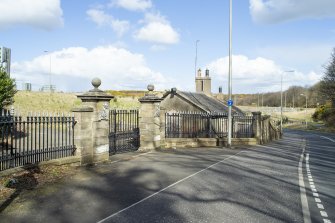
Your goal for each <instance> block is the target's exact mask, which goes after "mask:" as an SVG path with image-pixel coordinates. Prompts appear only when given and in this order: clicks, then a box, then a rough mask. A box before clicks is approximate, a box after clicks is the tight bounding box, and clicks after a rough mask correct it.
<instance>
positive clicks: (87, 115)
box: [72, 78, 114, 165]
mask: <svg viewBox="0 0 335 223" xmlns="http://www.w3.org/2000/svg"><path fill="white" fill-rule="evenodd" d="M92 85H93V86H94V89H92V90H90V91H88V92H86V93H84V94H81V95H78V96H77V97H78V98H80V99H81V101H82V106H81V107H79V108H74V109H73V110H72V111H73V112H74V113H75V118H76V121H77V124H76V126H75V145H76V146H77V150H78V155H80V156H81V164H82V165H86V164H92V163H96V162H103V161H107V160H109V141H108V135H109V102H110V100H111V99H112V98H114V96H112V95H110V94H107V93H105V92H103V91H102V90H100V89H99V86H100V85H101V80H100V79H98V78H94V79H93V80H92Z"/></svg>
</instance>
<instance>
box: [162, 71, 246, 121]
mask: <svg viewBox="0 0 335 223" xmlns="http://www.w3.org/2000/svg"><path fill="white" fill-rule="evenodd" d="M211 81H212V80H211V77H210V76H209V70H208V69H206V72H205V76H204V77H203V76H202V75H201V69H199V70H198V74H197V76H196V77H195V92H186V91H179V90H177V89H176V88H172V89H171V90H169V91H166V92H165V94H164V95H163V97H162V98H163V100H162V102H161V106H162V107H163V108H164V109H165V110H166V111H175V112H179V111H180V112H185V111H187V112H207V113H213V112H214V113H227V114H228V106H227V105H226V104H225V103H224V102H223V101H222V100H218V99H220V98H215V97H213V94H212V90H211ZM221 91H222V90H221ZM221 95H222V93H221ZM232 113H233V115H244V113H243V112H242V111H241V110H240V109H239V108H237V107H235V106H233V107H232Z"/></svg>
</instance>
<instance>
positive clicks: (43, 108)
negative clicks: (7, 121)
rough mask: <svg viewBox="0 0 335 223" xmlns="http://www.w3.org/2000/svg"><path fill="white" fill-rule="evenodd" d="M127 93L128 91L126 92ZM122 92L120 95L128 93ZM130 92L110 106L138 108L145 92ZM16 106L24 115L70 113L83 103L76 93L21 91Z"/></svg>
mask: <svg viewBox="0 0 335 223" xmlns="http://www.w3.org/2000/svg"><path fill="white" fill-rule="evenodd" d="M126 93H127V92H126ZM126 93H125V92H121V93H119V94H118V95H127V94H126ZM136 93H137V94H138V95H137V96H135V95H134V94H135V93H132V92H130V94H131V96H116V98H115V99H113V100H111V103H110V106H111V108H113V109H136V108H139V106H140V103H139V102H138V97H142V96H143V95H144V93H139V92H136ZM14 101H15V102H14V104H13V106H14V108H15V110H16V111H18V113H19V114H21V115H22V116H26V115H28V114H29V113H33V114H34V113H37V114H39V113H40V114H43V113H69V112H71V110H72V108H74V107H78V106H80V105H81V101H80V99H78V98H77V96H76V94H75V93H58V92H57V93H45V92H26V91H19V92H17V94H16V95H15V97H14Z"/></svg>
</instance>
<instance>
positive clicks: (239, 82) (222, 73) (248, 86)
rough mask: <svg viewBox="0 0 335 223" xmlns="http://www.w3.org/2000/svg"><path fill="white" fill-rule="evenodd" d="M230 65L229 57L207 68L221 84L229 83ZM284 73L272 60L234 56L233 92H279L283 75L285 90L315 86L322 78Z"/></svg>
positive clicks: (214, 62) (313, 73)
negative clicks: (291, 87)
mask: <svg viewBox="0 0 335 223" xmlns="http://www.w3.org/2000/svg"><path fill="white" fill-rule="evenodd" d="M228 65H229V57H224V58H219V59H217V60H215V61H213V62H211V63H209V64H208V65H207V67H208V69H209V70H210V73H211V76H213V77H214V78H216V79H218V80H219V82H220V83H223V82H225V83H227V82H228V81H227V80H228ZM283 72H284V70H283V69H282V68H281V67H280V66H279V65H278V64H276V63H275V62H274V61H272V60H269V59H266V58H261V57H258V58H256V59H249V58H248V57H246V56H243V55H234V56H233V89H234V90H233V91H234V92H237V93H252V92H266V91H279V90H280V81H281V75H283V88H284V89H286V88H288V87H289V86H292V85H299V86H305V85H313V84H315V83H316V82H318V81H319V80H320V77H321V75H319V74H316V73H315V72H313V71H311V72H309V73H307V74H304V73H302V72H299V71H295V72H294V73H285V72H284V73H283ZM221 85H222V84H221Z"/></svg>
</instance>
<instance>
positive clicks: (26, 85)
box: [22, 83, 31, 91]
mask: <svg viewBox="0 0 335 223" xmlns="http://www.w3.org/2000/svg"><path fill="white" fill-rule="evenodd" d="M22 90H23V91H31V83H23V84H22Z"/></svg>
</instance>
